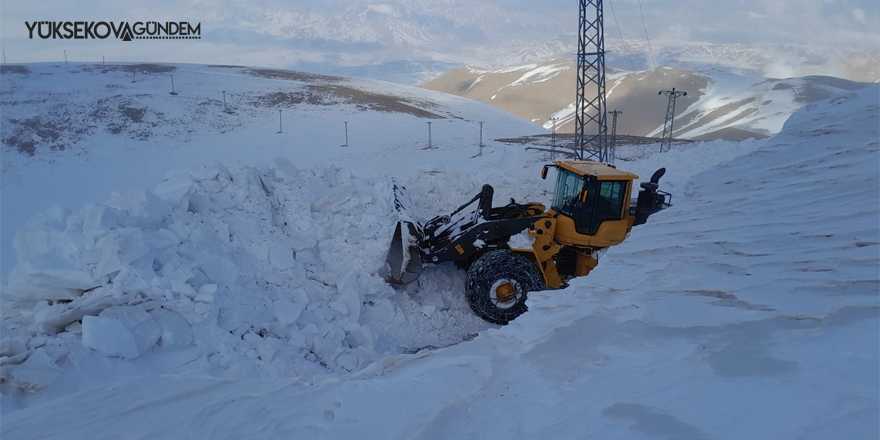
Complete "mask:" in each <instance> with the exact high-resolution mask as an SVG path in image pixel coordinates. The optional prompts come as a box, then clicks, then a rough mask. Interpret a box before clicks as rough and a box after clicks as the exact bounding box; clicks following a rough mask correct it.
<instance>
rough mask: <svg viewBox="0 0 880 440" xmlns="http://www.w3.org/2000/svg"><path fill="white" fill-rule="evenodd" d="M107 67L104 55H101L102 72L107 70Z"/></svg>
mask: <svg viewBox="0 0 880 440" xmlns="http://www.w3.org/2000/svg"><path fill="white" fill-rule="evenodd" d="M106 68H107V66H106V65H104V55H101V70H103V69H106Z"/></svg>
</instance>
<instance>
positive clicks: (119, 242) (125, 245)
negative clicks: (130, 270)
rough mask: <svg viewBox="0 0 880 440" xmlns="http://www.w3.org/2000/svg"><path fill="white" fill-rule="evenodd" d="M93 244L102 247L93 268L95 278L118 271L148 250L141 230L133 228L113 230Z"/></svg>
mask: <svg viewBox="0 0 880 440" xmlns="http://www.w3.org/2000/svg"><path fill="white" fill-rule="evenodd" d="M95 246H96V247H98V248H100V249H102V252H101V257H100V258H99V259H98V264H97V265H96V266H95V270H94V274H95V277H97V278H101V277H104V276H107V275H110V274H112V273H114V272H119V271H120V270H122V269H123V268H124V267H125V266H128V265H129V264H131V263H132V262H134V261H135V260H137V259H139V258H141V257H143V256H145V255H147V254H148V253H149V252H150V247H149V246H148V245H147V243H146V240H144V234H143V232H142V231H141V230H139V229H134V228H129V229H124V230H117V231H113V232H112V233H110V234H107V235H105V236H103V237H101V238H100V239H98V242H97V243H96V244H95Z"/></svg>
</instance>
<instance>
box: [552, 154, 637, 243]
mask: <svg viewBox="0 0 880 440" xmlns="http://www.w3.org/2000/svg"><path fill="white" fill-rule="evenodd" d="M550 166H555V167H556V169H557V175H556V188H555V190H554V194H553V201H552V203H551V205H550V206H551V215H553V216H555V217H556V218H557V227H556V239H557V241H559V242H560V243H563V244H569V245H576V246H592V247H605V246H611V245H614V244H617V243H620V242H622V241H623V239H624V238H625V237H626V233H627V232H629V229H630V228H631V227H632V222H631V221H629V220H630V218H629V217H630V216H629V205H630V194H631V191H632V183H633V180H635V179H637V178H638V176H636V175H635V174H632V173H628V172H625V171H619V170H617V169H616V168H614V167H612V166H609V165H606V164H602V163H598V162H590V161H555V162H554V164H553V165H548V166H547V167H550ZM547 167H545V171H542V176H544V177H545V178H546V169H547Z"/></svg>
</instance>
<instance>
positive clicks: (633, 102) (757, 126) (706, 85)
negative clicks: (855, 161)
mask: <svg viewBox="0 0 880 440" xmlns="http://www.w3.org/2000/svg"><path fill="white" fill-rule="evenodd" d="M576 72H577V65H576V64H575V62H573V61H568V60H564V59H554V60H550V61H545V62H541V63H530V64H524V65H518V66H513V67H506V68H501V69H483V68H473V67H466V68H460V69H455V70H452V71H450V72H449V73H446V74H444V75H443V76H440V77H438V78H436V79H434V80H432V81H430V82H428V83H425V84H423V85H422V86H421V87H424V88H427V89H430V90H438V91H442V92H446V93H451V94H454V95H458V96H464V97H467V98H471V99H475V100H478V101H480V102H484V103H487V104H490V105H493V106H496V107H498V108H500V109H503V110H506V111H509V112H511V113H513V114H515V115H517V116H519V117H521V118H523V119H526V120H529V121H532V122H534V123H536V124H539V125H541V126H543V127H544V128H547V129H552V128H553V127H554V125H555V126H556V129H557V130H558V131H560V132H564V133H573V132H574V123H575V103H574V95H575V93H574V92H575V88H576V81H575V79H576V77H575V75H576ZM867 86H868V84H867V83H857V82H852V81H847V80H842V79H839V78H832V77H804V78H788V79H774V78H763V77H751V76H740V75H735V74H731V73H727V72H726V71H724V70H718V69H713V70H709V71H702V72H697V71H692V70H686V69H682V68H670V67H661V68H658V69H652V70H645V71H639V72H626V71H614V72H611V71H609V73H608V78H607V81H606V87H607V106H608V109H609V110H612V109H616V110H620V111H622V112H623V114H622V115H621V116H620V117H619V121H618V126H617V133H618V134H626V135H635V136H651V137H659V136H660V135H662V134H663V124H664V120H665V116H666V106H667V102H668V101H667V98H666V96H663V95H658V92H659V91H660V90H670V89H672V88H673V87H674V88H676V89H677V90H681V91H686V92H687V93H688V95H687V96H685V97H681V98H679V99H678V101H677V102H676V111H675V114H676V121H675V132H674V135H675V137H678V138H687V139H696V140H711V139H725V140H740V139H747V138H750V137H765V136H770V135H772V134H775V133H778V132H779V130H780V129H781V128H782V124H783V123H784V122H785V120H786V119H788V117H789V116H790V115H791V114H792V113H793V112H794V111H795V110H797V109H799V108H801V107H802V106H804V105H805V104H808V103H811V102H815V101H819V100H822V99H825V98H827V97H829V96H830V95H832V94H834V93H841V92H846V91H852V90H857V89H860V88H863V87H867ZM593 93H595V91H594V92H593ZM551 118H555V119H556V122H555V123H554V122H553V120H552V119H551ZM609 128H610V122H609Z"/></svg>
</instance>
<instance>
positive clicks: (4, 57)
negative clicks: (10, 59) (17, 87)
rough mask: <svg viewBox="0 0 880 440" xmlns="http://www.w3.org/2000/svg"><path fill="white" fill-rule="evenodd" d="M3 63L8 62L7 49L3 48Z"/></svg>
mask: <svg viewBox="0 0 880 440" xmlns="http://www.w3.org/2000/svg"><path fill="white" fill-rule="evenodd" d="M3 64H6V49H3Z"/></svg>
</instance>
